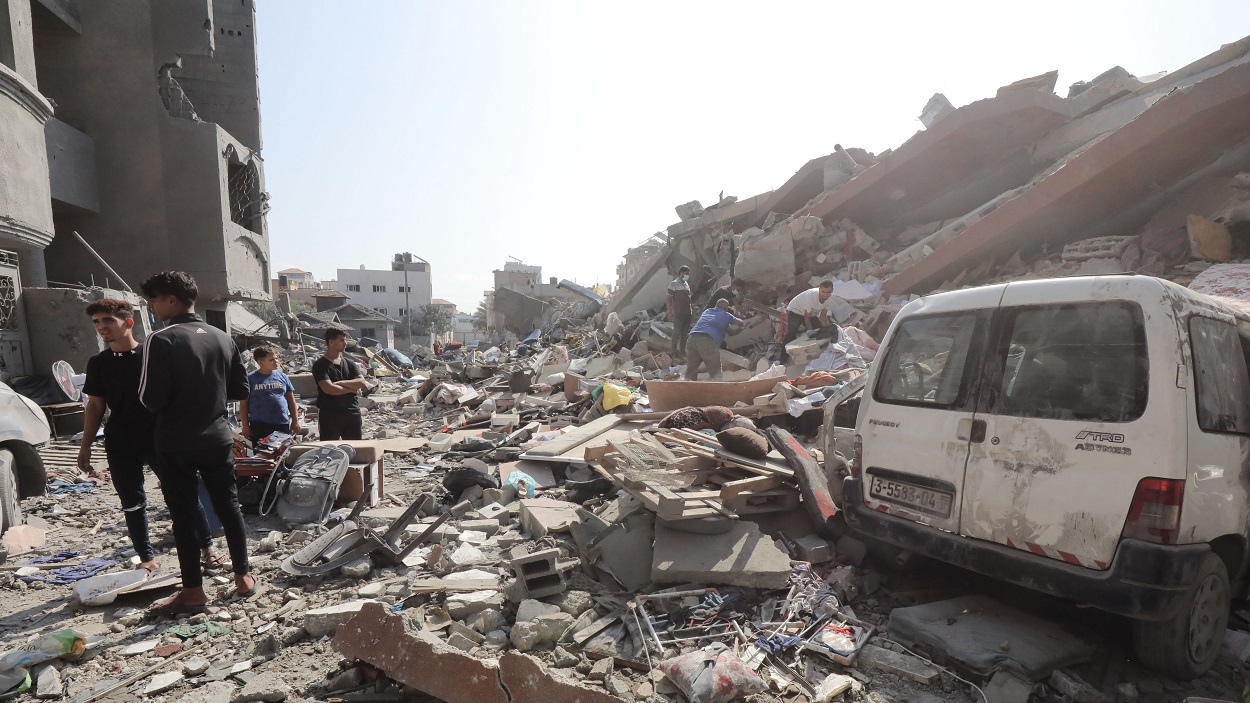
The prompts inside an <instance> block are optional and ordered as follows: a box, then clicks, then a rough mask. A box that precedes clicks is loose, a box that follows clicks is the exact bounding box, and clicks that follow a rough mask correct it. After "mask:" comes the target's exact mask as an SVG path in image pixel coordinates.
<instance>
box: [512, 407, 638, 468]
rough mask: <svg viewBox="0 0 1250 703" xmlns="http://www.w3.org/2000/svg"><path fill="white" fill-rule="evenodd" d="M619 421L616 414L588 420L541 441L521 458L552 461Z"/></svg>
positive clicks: (614, 425)
mask: <svg viewBox="0 0 1250 703" xmlns="http://www.w3.org/2000/svg"><path fill="white" fill-rule="evenodd" d="M620 422H621V419H620V418H619V417H617V416H616V415H604V416H603V417H601V418H599V419H598V420H594V421H592V422H589V423H587V424H585V425H582V426H581V427H575V428H573V429H572V430H569V431H568V432H565V433H564V434H563V435H561V436H559V437H557V438H555V439H553V440H551V441H549V442H543V443H542V444H540V445H538V446H537V447H534V448H533V449H531V450H529V451H528V452H526V453H525V454H524V455H523V456H522V457H521V458H523V459H537V460H539V461H553V457H558V456H560V455H561V454H564V453H565V452H568V451H569V450H570V449H575V448H577V447H580V446H582V445H584V444H586V443H588V442H589V441H590V440H592V439H594V438H595V437H598V436H599V435H601V434H603V433H604V432H607V431H608V430H610V429H612V428H613V427H616V426H617V425H618V424H620ZM579 461H580V460H579Z"/></svg>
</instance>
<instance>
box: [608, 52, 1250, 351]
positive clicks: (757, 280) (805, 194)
mask: <svg viewBox="0 0 1250 703" xmlns="http://www.w3.org/2000/svg"><path fill="white" fill-rule="evenodd" d="M1057 78H1058V74H1057V73H1056V72H1051V73H1048V74H1044V75H1042V76H1037V77H1033V78H1028V79H1024V80H1021V81H1017V82H1016V83H1013V84H1011V85H1008V86H1004V87H1002V88H1000V89H999V90H998V91H997V94H996V95H995V96H994V97H992V98H988V99H984V100H979V101H976V102H973V103H971V104H969V105H964V106H962V107H959V108H957V109H956V108H954V107H953V106H951V105H950V103H949V101H947V100H946V99H945V97H944V96H942V95H940V94H938V95H935V96H934V97H933V99H931V100H930V101H929V103H928V104H927V105H926V106H924V108H923V110H922V115H921V121H922V123H923V124H924V125H925V129H924V130H922V131H920V132H918V133H917V134H916V135H914V136H913V137H911V138H910V139H908V140H907V141H906V142H904V143H903V144H902V145H900V146H899V147H897V148H896V149H893V150H890V151H887V152H885V153H883V154H880V155H874V154H870V153H867V152H865V151H863V150H860V149H853V148H847V149H843V148H842V147H841V146H835V148H834V151H833V152H832V153H830V154H828V155H826V156H821V157H818V158H815V159H812V160H811V161H809V162H808V163H807V164H805V165H804V166H803V167H802V168H800V169H799V170H798V171H797V172H795V174H794V175H793V176H791V177H790V178H789V179H788V180H787V181H786V182H785V183H783V184H782V185H781V186H779V187H778V188H777V189H776V190H774V191H771V192H767V193H762V194H759V195H756V196H754V197H751V198H747V199H742V200H737V199H733V198H724V199H722V200H721V201H720V202H718V203H716V204H715V205H713V206H711V207H707V208H704V207H703V206H701V205H700V204H699V203H698V202H697V201H695V202H691V203H686V204H684V205H680V206H678V207H677V213H678V215H679V217H680V218H681V220H680V221H679V222H678V223H676V224H674V225H672V226H670V227H669V228H668V230H667V232H666V233H665V235H664V236H665V239H666V242H665V246H664V248H663V251H662V252H661V253H660V254H658V255H656V256H654V257H653V258H652V259H651V261H650V265H649V267H647V268H646V269H645V270H642V271H641V272H639V273H635V274H633V275H631V276H630V277H628V280H627V281H626V285H624V286H623V287H622V288H621V289H620V290H619V291H618V292H617V293H616V295H614V296H613V297H612V298H611V300H610V301H609V303H608V304H607V306H606V310H605V312H608V313H611V312H616V313H617V314H618V315H619V316H620V317H621V318H625V317H627V316H630V315H634V314H636V313H639V312H640V311H649V312H647V313H645V316H655V315H658V314H659V313H662V312H663V306H664V289H665V285H666V283H667V282H668V281H669V280H671V277H672V276H673V274H674V273H675V272H676V270H677V268H678V267H679V266H681V265H683V264H685V265H689V266H691V268H692V274H693V275H692V277H691V284H692V287H693V288H694V291H695V296H696V302H700V303H701V302H704V300H700V299H699V298H700V296H702V297H703V298H704V299H706V297H707V296H708V295H709V293H710V291H711V290H712V289H713V288H715V287H716V286H718V285H723V284H725V283H727V282H728V277H729V276H736V277H738V278H741V279H743V280H744V281H745V282H746V284H747V287H748V291H749V295H750V297H751V299H753V300H755V301H758V302H760V303H762V304H763V306H761V307H768V308H773V307H774V306H775V305H776V304H779V303H780V301H782V300H784V299H788V298H789V296H790V295H792V294H794V293H797V292H798V291H801V290H803V289H805V288H808V287H810V286H811V285H814V284H815V282H816V281H818V280H820V279H824V278H833V279H840V280H841V281H842V282H844V283H845V284H847V285H848V286H850V287H851V288H852V289H854V290H855V291H858V292H859V293H860V294H861V295H862V294H864V293H867V294H868V296H867V297H865V298H861V299H857V300H852V299H850V298H847V299H848V301H850V302H852V303H855V304H856V306H857V307H859V310H860V313H861V315H860V316H859V317H858V318H857V320H856V322H857V323H858V324H859V325H860V326H861V327H864V329H865V330H867V331H869V332H873V331H874V330H873V329H871V327H872V326H873V325H874V324H875V323H878V322H887V321H888V319H889V315H888V314H883V315H879V316H877V317H876V318H874V317H872V315H871V313H872V312H874V311H877V310H880V311H882V312H886V313H888V311H889V310H891V309H897V306H898V305H900V304H901V303H903V302H905V301H906V300H907V299H908V298H909V297H910V296H913V295H917V294H926V293H930V292H934V291H938V290H946V289H952V288H959V287H963V286H968V285H977V284H983V283H989V282H995V281H999V280H1007V279H1020V278H1033V277H1037V278H1040V277H1046V276H1063V275H1079V274H1089V273H1120V272H1125V271H1136V272H1139V273H1149V274H1152V275H1156V276H1163V277H1167V278H1170V279H1172V280H1178V281H1179V282H1181V283H1183V284H1188V283H1189V281H1190V279H1192V278H1193V276H1194V275H1195V274H1197V273H1199V272H1201V271H1202V270H1204V269H1205V268H1206V267H1208V266H1210V265H1211V264H1212V263H1219V262H1227V261H1230V260H1241V259H1245V258H1250V238H1248V237H1246V236H1245V235H1247V234H1250V224H1247V222H1250V207H1248V206H1247V203H1248V202H1250V185H1248V184H1250V175H1247V173H1246V172H1248V171H1250V123H1248V122H1247V121H1246V120H1245V119H1244V118H1243V117H1242V116H1243V115H1244V114H1245V112H1246V109H1247V108H1248V107H1250V38H1247V39H1243V40H1241V41H1238V42H1235V43H1233V44H1229V45H1227V46H1224V47H1222V48H1221V49H1220V50H1218V51H1216V52H1214V53H1212V54H1210V55H1209V56H1206V57H1204V58H1202V59H1200V60H1198V61H1196V62H1194V63H1192V64H1190V65H1188V66H1185V67H1183V68H1181V69H1179V70H1176V71H1174V72H1171V73H1167V74H1161V75H1157V76H1148V77H1144V78H1138V77H1135V76H1133V75H1131V74H1129V72H1128V71H1126V70H1124V69H1123V68H1120V67H1115V68H1113V69H1111V70H1109V71H1107V72H1105V73H1103V74H1102V75H1099V76H1097V77H1095V78H1093V79H1092V80H1090V81H1088V82H1086V81H1081V82H1078V83H1076V84H1074V85H1072V86H1071V87H1070V88H1069V90H1068V93H1067V96H1066V97H1060V95H1057V94H1056V93H1055V92H1054V88H1055V83H1056V81H1057ZM631 252H632V250H631ZM1191 254H1192V255H1191ZM635 267H636V265H635ZM627 269H630V266H629V265H628V264H623V265H622V271H624V270H627ZM839 295H841V293H839ZM769 312H771V310H769ZM771 317H772V319H771V320H770V321H769V322H771V324H768V325H767V327H768V328H769V330H772V332H770V333H761V334H760V335H754V336H752V337H750V338H747V339H743V340H740V345H739V346H738V347H735V345H734V340H733V339H732V338H731V339H730V340H729V342H728V343H727V346H728V347H729V348H730V349H740V348H743V347H744V346H745V345H747V344H756V343H761V342H762V340H775V339H776V334H775V325H776V323H777V316H776V315H775V314H774V315H772V316H771ZM652 319H653V317H652ZM839 322H841V321H839ZM878 331H884V329H883V328H882V329H880V330H878Z"/></svg>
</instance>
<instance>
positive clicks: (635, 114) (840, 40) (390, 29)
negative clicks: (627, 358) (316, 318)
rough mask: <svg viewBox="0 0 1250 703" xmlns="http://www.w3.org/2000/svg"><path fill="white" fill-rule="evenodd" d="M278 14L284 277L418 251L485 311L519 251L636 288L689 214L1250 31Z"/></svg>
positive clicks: (374, 264)
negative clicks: (660, 238)
mask: <svg viewBox="0 0 1250 703" xmlns="http://www.w3.org/2000/svg"><path fill="white" fill-rule="evenodd" d="M257 5H258V17H257V28H256V30H257V36H258V42H259V51H260V81H261V88H260V89H261V105H262V108H261V110H262V113H261V118H262V121H263V126H264V151H263V155H264V158H265V173H266V181H267V188H268V190H269V192H270V193H271V195H272V201H271V202H272V205H273V210H272V211H271V212H270V214H269V232H270V234H271V235H272V239H271V248H272V257H273V263H274V270H280V269H283V268H287V267H290V266H295V267H299V268H302V269H305V270H309V271H312V272H313V273H314V274H316V276H317V277H318V278H333V277H334V276H335V272H336V269H337V268H339V267H343V268H354V267H357V266H359V265H361V264H364V265H366V266H367V267H368V268H389V262H390V260H391V256H392V255H393V254H395V253H397V252H402V251H411V252H412V253H413V254H416V255H417V256H420V257H423V258H425V259H426V260H428V261H429V262H430V263H431V264H432V267H433V283H434V296H435V297H440V298H446V299H448V300H450V301H452V302H454V303H456V304H457V305H458V306H459V307H460V309H461V310H462V311H472V310H473V309H475V308H476V306H477V303H478V301H479V300H481V298H482V291H484V290H486V289H488V288H490V287H491V285H492V280H493V279H492V276H491V271H492V270H494V269H496V268H502V266H503V264H504V263H505V262H506V261H508V257H509V256H513V257H517V258H519V259H521V260H523V261H524V262H525V263H528V264H534V265H541V266H542V267H543V275H544V276H546V277H550V276H558V277H561V278H568V279H571V280H575V281H577V282H579V283H582V284H594V283H596V282H609V283H611V282H614V281H615V278H616V265H617V263H619V262H620V260H621V257H622V256H623V255H624V254H625V250H626V249H628V248H629V247H631V246H633V245H635V244H637V243H638V242H640V241H642V240H643V239H645V238H646V237H647V236H648V235H650V234H652V233H654V232H657V231H660V230H663V229H664V228H666V227H667V226H668V225H670V224H672V223H674V222H676V221H677V219H678V218H677V215H676V214H675V213H674V212H673V206H675V205H677V204H679V203H684V202H686V201H688V200H695V199H697V200H700V201H702V202H703V204H704V205H709V204H711V203H714V202H715V201H716V197H717V193H718V192H719V191H721V190H724V192H725V194H726V195H737V196H738V197H740V198H746V197H749V196H751V195H754V194H756V193H760V192H762V191H766V190H770V189H772V188H775V187H777V186H779V185H780V184H782V183H784V182H785V181H786V179H787V178H789V177H790V176H791V175H792V174H793V173H794V172H795V171H796V170H797V169H798V168H799V167H800V166H802V165H803V164H804V163H805V162H806V161H808V160H809V159H811V158H814V157H816V156H821V155H823V154H827V153H829V152H831V151H832V150H833V145H834V143H841V144H842V145H844V146H848V147H850V146H858V147H862V148H865V149H868V150H869V151H873V152H878V153H879V152H881V151H884V150H885V149H888V148H894V147H897V146H898V145H899V144H901V143H903V142H904V141H905V140H906V139H907V138H908V137H910V136H911V135H912V134H913V133H915V132H916V131H917V130H920V129H922V126H921V124H920V122H919V120H918V119H917V116H918V115H919V114H920V110H921V108H922V107H923V106H924V104H925V102H926V101H928V99H929V97H930V96H931V95H933V93H937V92H940V93H944V94H945V95H946V96H947V97H948V98H949V99H950V100H951V102H952V103H954V104H955V105H956V106H957V107H958V106H962V105H965V104H967V103H970V102H973V101H975V100H980V99H983V98H988V97H992V96H993V95H994V92H995V90H996V89H997V88H998V87H999V86H1001V85H1005V84H1007V83H1011V82H1013V81H1015V80H1018V79H1020V78H1025V77H1028V76H1033V75H1037V74H1040V73H1045V72H1046V71H1050V70H1055V69H1058V71H1059V83H1058V86H1057V88H1056V92H1058V93H1059V94H1060V95H1065V96H1066V95H1067V87H1068V86H1069V85H1070V84H1072V83H1075V82H1076V81H1079V80H1089V79H1091V78H1093V77H1094V76H1096V75H1098V74H1100V73H1102V72H1103V71H1105V70H1107V69H1108V68H1111V67H1112V66H1115V65H1120V66H1123V67H1124V68H1126V69H1128V70H1129V72H1131V73H1133V74H1135V75H1139V76H1142V75H1148V74H1152V73H1157V72H1159V71H1173V70H1176V69H1179V68H1181V67H1182V66H1184V65H1185V64H1187V63H1190V62H1192V61H1194V60H1196V59H1198V58H1200V57H1202V56H1204V55H1206V54H1209V53H1211V52H1213V51H1215V50H1216V49H1218V48H1219V47H1220V45H1222V44H1226V43H1229V42H1232V41H1236V40H1237V39H1240V38H1241V37H1243V36H1245V35H1247V34H1250V7H1248V6H1247V5H1246V3H1245V0H1229V1H1227V2H1216V1H1203V0H1191V1H1190V2H1186V3H1181V2H1176V1H1167V2H1143V1H1141V0H1138V1H1135V2H1104V1H1103V0H1096V1H1095V2H1088V1H1087V2H1048V3H1003V2H984V3H980V2H978V3H972V2H962V3H961V2H955V3H950V2H947V3H935V2H925V3H920V2H914V3H913V2H875V3H847V2H837V1H835V0H828V1H827V2H819V3H816V2H813V3H801V2H784V1H783V2H767V3H765V2H758V3H739V2H727V1H725V0H717V1H715V2H689V1H686V0H678V1H676V2H674V1H672V0H670V1H669V2H662V3H661V2H639V1H637V0H635V1H633V2H629V3H607V2H600V1H597V0H582V1H580V2H555V1H544V0H529V1H526V2H519V1H516V2H503V1H502V0H501V1H499V2H474V1H472V0H464V1H460V0H457V1H455V2H451V1H448V2H440V3H433V2H416V1H411V0H403V1H399V0H395V1H382V0H356V1H355V2H351V3H342V2H328V1H320V0H258V2H257Z"/></svg>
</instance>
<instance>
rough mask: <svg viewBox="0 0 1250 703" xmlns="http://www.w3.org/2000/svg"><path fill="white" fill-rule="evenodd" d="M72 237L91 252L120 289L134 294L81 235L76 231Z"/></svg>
mask: <svg viewBox="0 0 1250 703" xmlns="http://www.w3.org/2000/svg"><path fill="white" fill-rule="evenodd" d="M74 236H75V237H76V238H77V239H78V242H79V243H80V244H82V245H83V246H84V247H86V248H87V251H89V252H91V255H92V256H94V257H95V259H96V261H99V262H100V265H101V266H103V267H104V270H106V271H108V272H109V273H110V274H112V276H113V277H114V278H116V279H117V282H118V283H120V284H122V288H125V289H126V290H127V291H128V292H130V293H134V292H135V291H134V289H133V288H131V287H130V286H128V285H126V282H125V281H123V280H122V277H121V276H118V275H117V272H116V271H114V270H113V267H112V266H109V262H107V261H105V260H104V257H103V256H100V255H99V254H98V253H97V252H96V250H95V249H92V248H91V245H90V244H88V243H87V240H85V239H83V238H82V235H81V234H79V233H78V232H77V231H75V232H74Z"/></svg>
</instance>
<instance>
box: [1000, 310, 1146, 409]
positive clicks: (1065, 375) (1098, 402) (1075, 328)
mask: <svg viewBox="0 0 1250 703" xmlns="http://www.w3.org/2000/svg"><path fill="white" fill-rule="evenodd" d="M999 314H1000V315H1001V319H1002V323H1003V324H1002V336H1001V338H1000V343H999V345H998V358H997V362H998V364H999V367H998V368H1000V369H1002V373H1001V375H1000V378H1001V382H1000V385H999V387H998V389H997V392H996V393H993V394H992V395H991V396H990V403H989V405H990V406H991V407H990V409H989V411H990V412H991V413H994V414H998V415H1012V416H1015V417H1033V418H1039V419H1047V420H1082V421H1086V422H1131V421H1133V420H1136V419H1137V418H1139V417H1141V415H1142V413H1144V412H1145V411H1146V398H1147V391H1148V389H1149V380H1150V374H1149V366H1150V365H1149V357H1148V354H1147V352H1146V328H1145V324H1144V323H1143V318H1142V311H1141V307H1140V306H1138V305H1137V304H1136V303H1131V302H1127V301H1114V302H1099V303H1072V304H1062V305H1046V306H1037V307H1016V308H1003V309H1001V310H1000V313H999Z"/></svg>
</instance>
